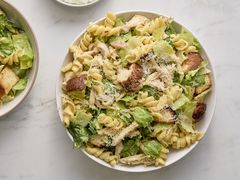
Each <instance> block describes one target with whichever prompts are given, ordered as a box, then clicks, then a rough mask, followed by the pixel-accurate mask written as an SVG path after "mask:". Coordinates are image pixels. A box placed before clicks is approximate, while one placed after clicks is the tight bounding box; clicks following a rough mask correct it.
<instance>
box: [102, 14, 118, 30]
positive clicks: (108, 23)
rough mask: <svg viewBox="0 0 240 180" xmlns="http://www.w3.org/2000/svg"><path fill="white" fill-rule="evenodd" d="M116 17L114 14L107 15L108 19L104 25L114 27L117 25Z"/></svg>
mask: <svg viewBox="0 0 240 180" xmlns="http://www.w3.org/2000/svg"><path fill="white" fill-rule="evenodd" d="M116 19H117V17H116V15H115V14H113V13H112V12H108V13H107V17H106V18H105V20H104V25H105V26H107V27H113V26H114V25H115V23H116Z"/></svg>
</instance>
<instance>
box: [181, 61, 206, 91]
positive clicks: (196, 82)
mask: <svg viewBox="0 0 240 180" xmlns="http://www.w3.org/2000/svg"><path fill="white" fill-rule="evenodd" d="M207 64H208V63H207V61H203V62H202V63H201V65H200V66H199V67H198V68H197V69H195V70H193V71H189V72H188V73H187V74H186V75H185V77H184V79H183V80H182V84H183V85H187V86H192V87H196V86H200V85H203V84H204V83H205V74H204V73H203V71H202V69H205V68H206V66H207Z"/></svg>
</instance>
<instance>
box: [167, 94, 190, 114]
mask: <svg viewBox="0 0 240 180" xmlns="http://www.w3.org/2000/svg"><path fill="white" fill-rule="evenodd" d="M187 102H189V99H188V98H187V97H186V96H185V95H183V94H182V95H181V96H180V98H178V99H177V100H176V101H175V102H174V103H173V104H172V106H171V108H172V110H174V111H176V110H178V109H179V108H181V107H182V106H183V105H184V104H186V103H187Z"/></svg>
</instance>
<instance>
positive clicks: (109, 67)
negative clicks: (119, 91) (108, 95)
mask: <svg viewBox="0 0 240 180" xmlns="http://www.w3.org/2000/svg"><path fill="white" fill-rule="evenodd" d="M103 72H104V74H105V76H106V78H107V79H108V80H112V81H113V82H114V84H117V71H116V70H115V69H114V65H113V64H112V63H111V62H110V61H109V60H105V61H104V63H103Z"/></svg>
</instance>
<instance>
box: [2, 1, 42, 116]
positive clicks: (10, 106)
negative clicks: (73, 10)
mask: <svg viewBox="0 0 240 180" xmlns="http://www.w3.org/2000/svg"><path fill="white" fill-rule="evenodd" d="M0 8H1V9H3V11H5V13H6V14H7V15H8V16H9V15H10V17H11V16H14V19H16V21H17V22H18V23H19V24H20V25H21V28H23V29H24V31H25V32H26V33H27V35H28V38H29V40H30V43H31V46H32V48H33V52H34V60H33V67H32V68H31V70H30V72H29V74H28V77H29V79H28V84H27V87H26V88H25V90H24V91H22V92H21V93H20V94H19V95H18V96H16V97H15V98H14V99H13V100H12V101H10V102H8V103H5V104H3V106H2V107H0V118H2V117H4V116H5V115H7V114H8V113H10V112H11V111H12V110H13V109H15V108H16V107H17V106H18V105H19V104H20V103H21V102H23V100H24V99H25V98H26V96H27V95H28V94H29V92H30V91H31V89H32V87H33V84H34V82H35V80H36V77H37V72H38V66H39V50H38V43H37V39H36V37H35V34H34V32H33V29H32V28H31V26H30V25H29V23H28V21H27V20H26V19H25V17H24V16H23V15H22V14H21V13H20V11H19V10H17V9H16V8H15V7H14V6H13V5H12V4H11V3H9V2H6V1H1V2H0ZM6 9H10V10H11V12H10V11H6ZM20 21H21V22H20Z"/></svg>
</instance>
